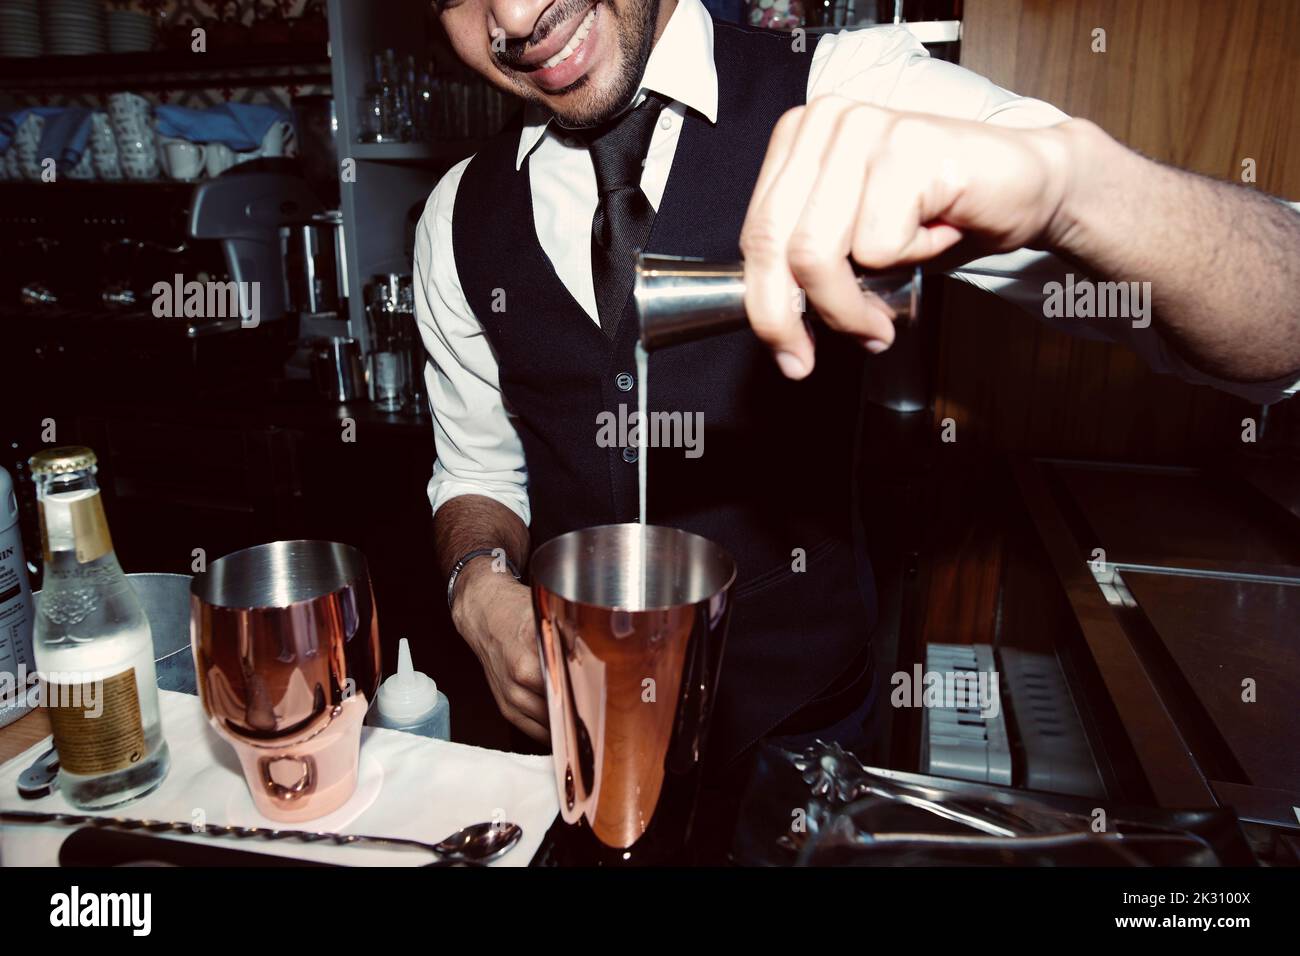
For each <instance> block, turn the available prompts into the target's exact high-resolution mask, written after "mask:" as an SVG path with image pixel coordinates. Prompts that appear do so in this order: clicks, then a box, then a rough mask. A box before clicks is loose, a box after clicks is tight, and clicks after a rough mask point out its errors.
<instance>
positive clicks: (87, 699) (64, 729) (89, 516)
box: [31, 447, 170, 810]
mask: <svg viewBox="0 0 1300 956" xmlns="http://www.w3.org/2000/svg"><path fill="white" fill-rule="evenodd" d="M31 470H32V479H33V480H34V481H35V483H36V492H37V502H38V505H39V509H40V518H41V546H42V548H43V549H44V552H45V581H44V587H43V589H42V590H41V593H40V594H39V595H38V597H37V602H36V623H35V627H34V629H33V635H32V643H33V645H34V651H35V657H36V666H37V669H38V671H39V672H40V675H41V679H42V703H43V705H44V706H45V708H46V711H47V713H48V714H49V717H50V723H51V725H52V726H53V730H54V746H55V748H56V749H57V750H58V752H59V790H60V792H62V793H63V795H64V796H65V797H66V798H67V800H68V802H69V803H71V804H72V805H73V806H75V807H78V808H80V809H83V810H103V809H107V808H109V807H116V806H120V805H122V804H124V803H128V802H130V801H132V800H135V799H137V798H139V797H142V796H144V795H145V794H147V793H150V792H152V791H153V790H155V789H156V788H157V787H158V785H159V784H160V783H162V781H163V778H164V777H165V776H166V775H167V770H168V767H169V766H170V758H169V756H168V752H167V742H166V740H164V739H163V733H162V719H161V715H160V713H159V706H158V681H157V678H156V676H155V674H154V653H153V636H152V633H151V631H150V628H149V619H148V618H147V617H145V613H144V609H143V608H142V607H141V606H140V600H139V598H137V597H136V594H135V591H134V590H133V589H132V587H131V583H130V581H128V580H127V578H126V575H125V574H124V573H123V571H122V566H121V565H120V564H118V561H117V556H116V554H115V553H114V552H113V542H112V538H111V537H110V536H109V533H108V521H107V519H106V518H105V516H104V504H103V501H102V499H101V498H100V494H99V484H98V482H97V481H96V480H95V475H96V472H97V471H98V467H97V463H96V459H95V453H94V452H93V451H91V450H90V449H89V448H76V447H73V448H55V449H51V450H47V451H42V452H39V453H38V454H36V455H34V456H33V457H32V459H31Z"/></svg>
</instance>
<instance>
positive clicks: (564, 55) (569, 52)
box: [542, 7, 596, 70]
mask: <svg viewBox="0 0 1300 956" xmlns="http://www.w3.org/2000/svg"><path fill="white" fill-rule="evenodd" d="M595 22H596V8H595V7H592V8H591V12H590V13H588V14H587V15H586V16H585V17H583V19H582V23H580V24H579V25H578V29H577V30H575V31H574V32H573V36H571V37H569V42H568V43H566V44H565V45H564V49H563V50H561V51H560V52H559V53H557V54H555V56H553V57H551V58H550V59H549V60H547V61H546V62H545V63H543V64H542V69H544V70H549V69H550V68H551V67H553V66H559V65H560V64H561V63H563V62H564V61H565V60H567V59H568V58H569V57H571V56H573V51H574V50H576V49H578V47H580V46H582V41H583V40H585V39H587V34H588V33H590V32H591V25H592V24H593V23H595Z"/></svg>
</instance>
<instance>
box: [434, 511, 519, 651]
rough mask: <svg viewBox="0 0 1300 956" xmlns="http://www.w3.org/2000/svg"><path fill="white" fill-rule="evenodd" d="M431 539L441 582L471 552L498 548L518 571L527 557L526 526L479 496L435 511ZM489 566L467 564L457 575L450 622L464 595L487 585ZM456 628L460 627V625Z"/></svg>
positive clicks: (457, 613) (488, 562)
mask: <svg viewBox="0 0 1300 956" xmlns="http://www.w3.org/2000/svg"><path fill="white" fill-rule="evenodd" d="M433 535H434V542H435V545H434V546H435V548H436V553H437V561H438V568H439V569H440V570H441V572H442V575H443V580H446V579H447V578H448V577H449V576H450V575H451V571H452V568H453V567H454V566H455V564H456V562H457V561H459V560H460V559H461V558H463V557H464V556H465V555H467V554H469V553H470V552H472V551H479V550H484V549H486V550H496V549H498V548H499V549H501V550H502V551H504V553H505V556H506V557H507V558H509V559H510V560H511V561H512V562H513V563H514V565H515V567H518V568H522V567H523V565H524V561H525V559H526V558H527V556H528V528H527V526H526V525H525V524H524V523H523V522H522V521H521V520H520V519H519V516H518V515H517V514H515V513H514V512H513V511H511V510H510V509H509V508H507V507H506V506H505V505H503V504H501V503H500V502H498V501H494V500H493V499H491V498H487V497H484V496H482V495H461V496H460V497H458V498H453V499H452V500H450V501H448V502H447V503H446V504H444V505H443V506H442V507H441V508H439V509H438V513H437V514H436V515H434V518H433ZM493 565H494V562H493V561H491V560H486V559H484V560H478V561H471V562H470V563H469V564H467V565H466V566H465V568H464V569H463V570H462V571H461V573H460V576H459V577H458V578H457V580H456V593H455V599H454V602H453V605H452V611H453V618H457V617H460V616H461V615H460V612H461V610H462V607H463V605H464V604H465V603H466V602H465V601H464V598H465V597H466V596H467V595H472V594H474V593H475V592H478V591H480V590H481V585H483V584H484V583H488V582H490V580H491V578H485V577H484V575H489V576H490V575H493V574H494V573H495V572H494V569H493ZM507 577H509V575H507ZM511 580H513V579H511ZM456 624H457V627H461V621H459V620H457V621H456ZM462 633H464V628H463V627H462Z"/></svg>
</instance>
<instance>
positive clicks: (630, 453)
mask: <svg viewBox="0 0 1300 956" xmlns="http://www.w3.org/2000/svg"><path fill="white" fill-rule="evenodd" d="M623 460H624V461H625V462H627V463H628V464H629V465H631V464H633V463H634V462H635V461H636V449H635V448H624V449H623Z"/></svg>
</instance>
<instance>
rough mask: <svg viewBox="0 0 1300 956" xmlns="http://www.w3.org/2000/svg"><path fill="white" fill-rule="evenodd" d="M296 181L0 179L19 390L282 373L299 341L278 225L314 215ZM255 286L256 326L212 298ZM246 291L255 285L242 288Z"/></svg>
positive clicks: (7, 330) (10, 332)
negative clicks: (217, 292) (201, 291)
mask: <svg viewBox="0 0 1300 956" xmlns="http://www.w3.org/2000/svg"><path fill="white" fill-rule="evenodd" d="M320 209H321V207H320V204H319V201H318V200H316V198H315V196H314V195H313V194H312V193H311V191H310V190H309V189H308V188H307V187H306V185H305V183H304V182H303V181H302V179H301V178H300V177H297V176H293V175H290V174H287V173H282V172H278V171H264V170H248V169H246V168H244V167H239V168H236V169H235V170H232V171H230V172H229V173H227V174H226V175H223V176H221V177H219V178H217V179H214V180H209V181H205V182H202V183H199V184H185V183H171V182H149V183H133V182H116V183H97V182H96V183H89V182H87V183H80V182H78V183H66V184H56V185H42V184H32V183H3V184H0V227H3V228H2V229H0V236H3V238H0V259H2V260H3V261H4V263H5V265H4V267H3V273H2V274H0V323H2V324H0V335H3V338H4V341H5V346H6V348H5V351H6V353H8V354H11V355H13V356H14V357H15V358H16V359H21V361H16V362H15V363H14V364H15V366H16V367H17V368H18V369H19V372H18V378H19V384H20V385H24V384H29V385H30V386H31V388H32V389H33V390H35V389H43V390H47V389H49V387H50V386H51V384H52V383H53V384H57V385H58V387H59V388H62V389H74V390H76V391H78V392H82V393H86V394H92V395H96V396H100V397H102V396H104V395H105V394H107V395H109V396H112V397H114V398H117V397H122V398H131V397H149V398H156V397H158V396H159V395H163V396H171V395H193V394H196V393H202V392H204V391H205V390H208V389H211V388H219V387H226V388H228V387H234V386H238V385H240V383H247V382H249V381H251V380H258V381H262V380H267V379H270V378H274V377H276V376H278V375H279V374H280V372H281V370H282V369H283V366H284V362H285V360H286V358H287V357H288V354H289V351H290V350H291V348H292V344H293V342H294V341H295V339H296V337H297V330H296V327H294V322H293V316H292V314H290V313H289V312H288V309H287V299H286V291H285V267H284V253H283V242H282V231H283V227H284V226H285V225H286V224H287V223H290V222H295V221H298V220H300V219H302V218H304V217H309V216H311V215H313V214H314V213H316V212H318V211H320ZM230 282H234V283H249V284H251V283H256V287H255V288H256V290H257V300H256V301H257V315H256V322H255V323H254V322H252V321H251V318H250V317H248V316H243V315H241V314H240V313H239V312H238V311H235V312H233V314H232V310H230V309H227V308H218V309H213V308H211V305H212V303H213V302H218V303H220V302H223V301H224V300H222V299H221V298H220V297H219V296H218V297H217V298H215V299H214V298H213V297H212V295H211V294H208V295H206V296H204V297H203V299H202V301H201V302H200V300H199V299H197V298H195V297H194V296H193V294H192V293H193V290H194V289H195V288H196V286H195V285H194V284H195V283H197V284H198V285H199V286H202V287H204V288H205V289H210V288H211V287H213V286H216V287H218V288H221V287H224V286H225V284H226V283H230ZM246 288H250V289H251V288H253V286H251V285H249V286H246Z"/></svg>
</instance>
